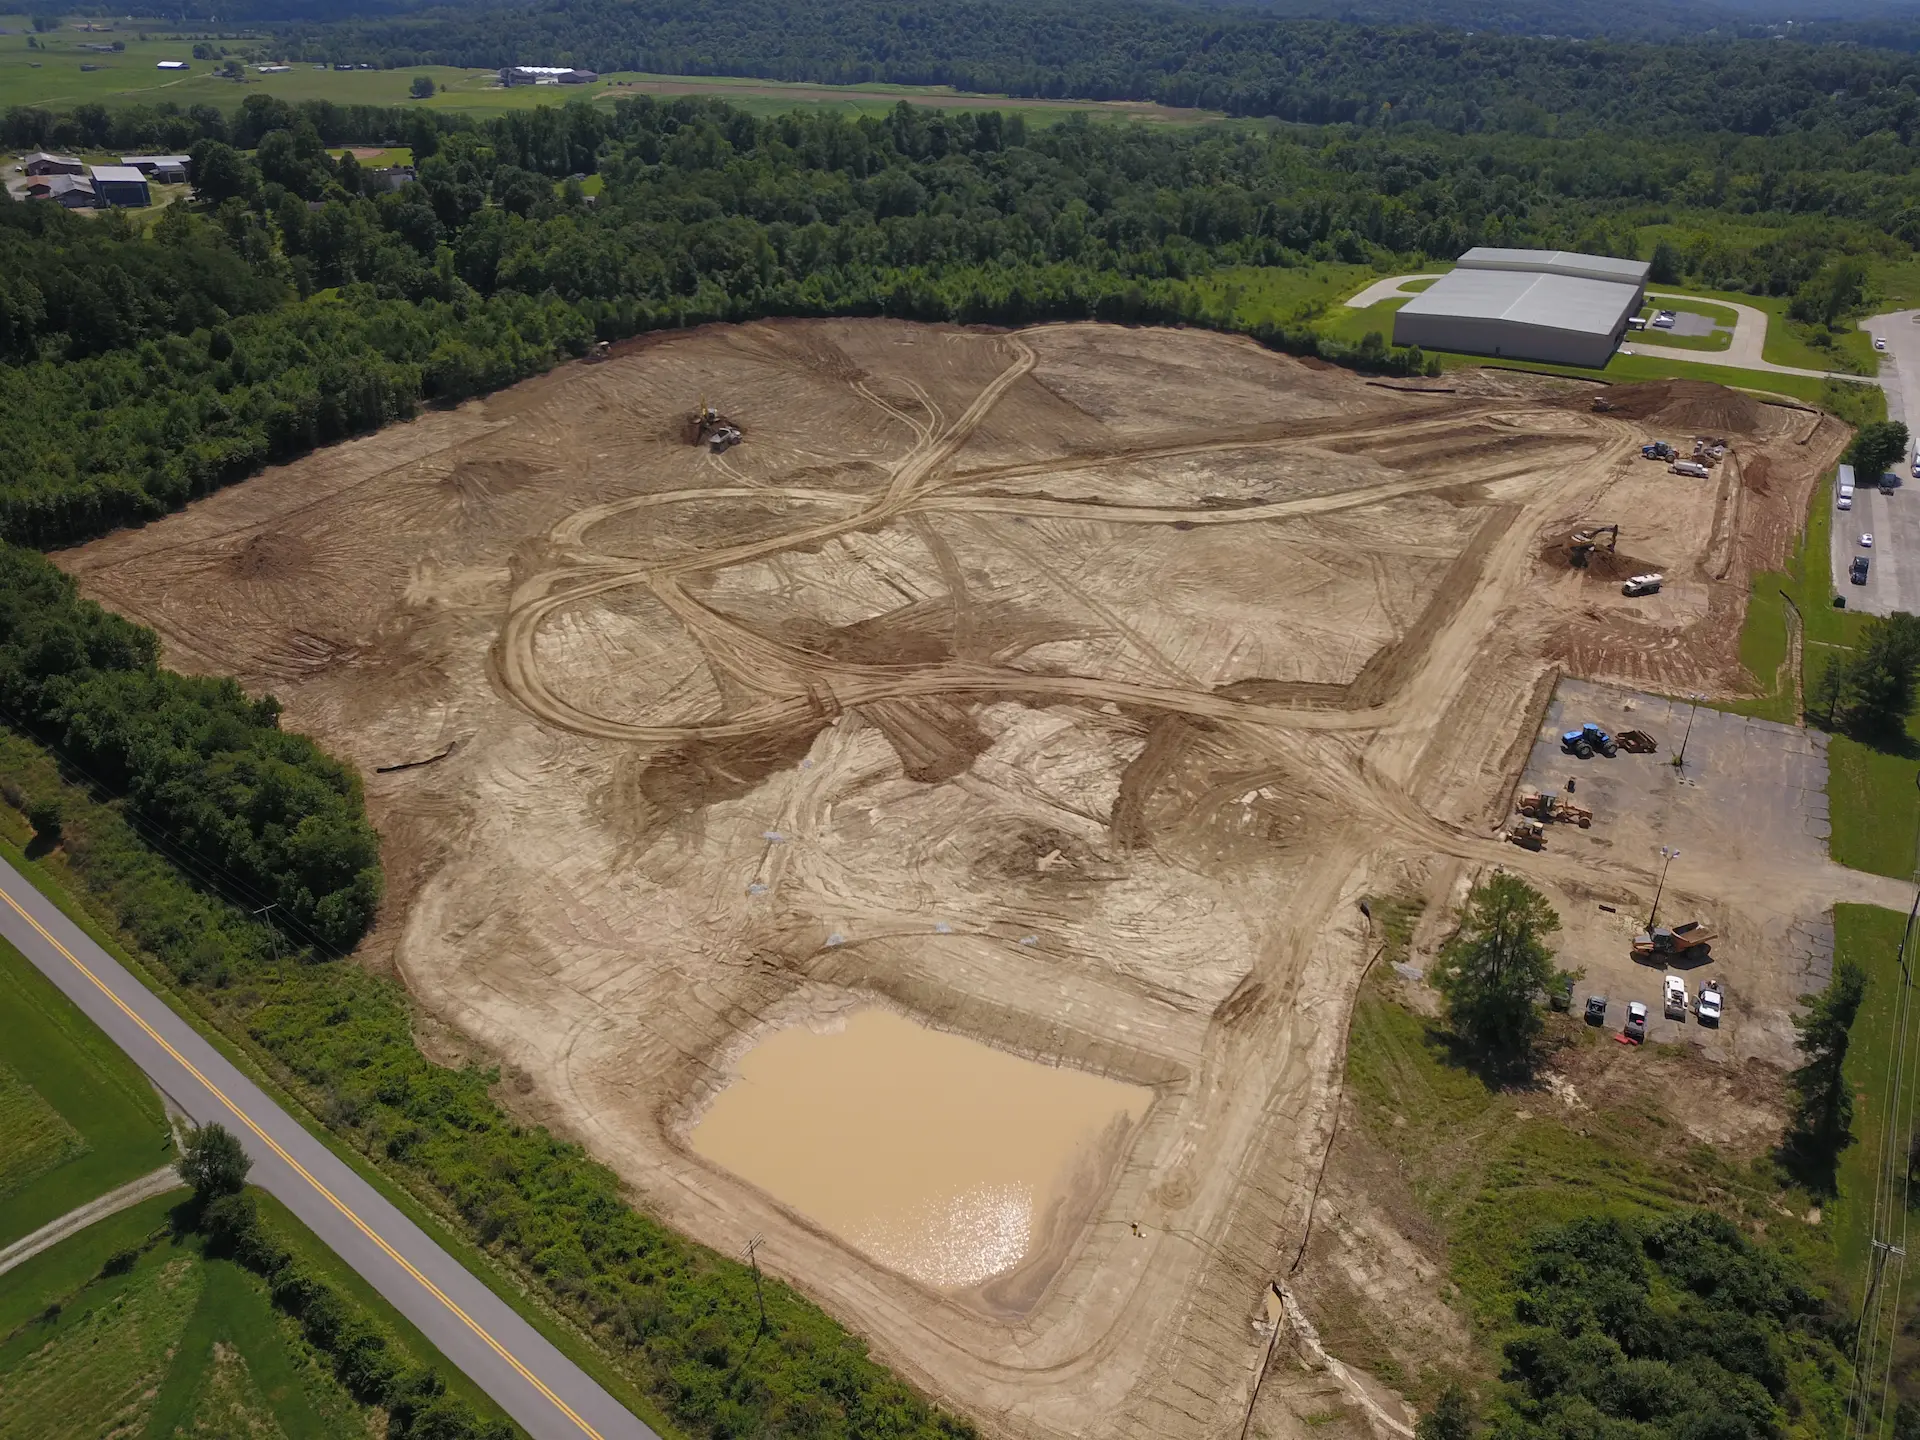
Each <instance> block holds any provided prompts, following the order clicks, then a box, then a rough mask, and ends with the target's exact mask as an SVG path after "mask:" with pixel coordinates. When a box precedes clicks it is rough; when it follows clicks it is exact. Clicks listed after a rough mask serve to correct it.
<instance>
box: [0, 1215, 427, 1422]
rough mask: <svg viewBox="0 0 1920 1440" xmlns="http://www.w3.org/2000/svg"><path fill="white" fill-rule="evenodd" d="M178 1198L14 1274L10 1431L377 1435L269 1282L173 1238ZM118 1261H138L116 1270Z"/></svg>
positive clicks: (118, 1219)
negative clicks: (281, 1308) (277, 1301)
mask: <svg viewBox="0 0 1920 1440" xmlns="http://www.w3.org/2000/svg"><path fill="white" fill-rule="evenodd" d="M179 1202H180V1197H179V1196H177V1195H176V1196H163V1197H160V1198H158V1199H155V1200H150V1201H147V1202H145V1203H144V1204H141V1205H138V1206H135V1207H133V1208H132V1209H130V1210H126V1211H123V1212H121V1213H120V1214H119V1215H115V1216H112V1217H111V1218H109V1219H107V1220H103V1221H101V1222H100V1223H99V1224H97V1225H94V1226H92V1227H90V1228H88V1229H87V1230H84V1231H82V1232H81V1233H80V1234H78V1235H76V1236H74V1237H73V1238H72V1239H70V1240H67V1241H64V1242H62V1243H61V1244H60V1245H58V1246H56V1247H54V1249H52V1250H49V1251H47V1252H46V1253H45V1254H43V1255H39V1256H36V1257H35V1258H34V1259H32V1260H30V1261H28V1262H27V1263H26V1264H25V1265H22V1266H21V1267H20V1268H19V1269H17V1270H14V1271H12V1272H11V1273H10V1274H9V1275H8V1276H7V1277H6V1284H5V1285H4V1286H0V1297H4V1298H0V1435H23V1436H24V1435H32V1436H34V1437H36V1440H41V1437H44V1440H68V1437H71V1440H83V1437H84V1440H91V1437H94V1436H100V1435H115V1434H118V1435H128V1436H144V1437H146V1440H189V1437H203V1436H204V1437H222V1440H225V1437H251V1440H346V1437H349V1436H353V1437H364V1436H365V1435H367V1434H368V1433H369V1430H368V1421H369V1414H368V1412H367V1411H366V1410H365V1409H364V1408H363V1407H361V1406H360V1405H358V1404H357V1403H356V1402H355V1401H354V1400H353V1398H352V1397H351V1396H350V1395H349V1394H348V1393H347V1392H346V1391H345V1390H344V1389H343V1388H342V1387H341V1385H340V1384H339V1382H338V1381H337V1380H336V1379H335V1378H334V1376H333V1374H332V1372H331V1369H330V1368H329V1366H328V1365H327V1363H326V1360H325V1357H323V1356H321V1355H320V1354H319V1353H318V1352H316V1351H315V1350H314V1349H313V1348H312V1347H311V1346H309V1345H308V1344H307V1343H306V1341H305V1340H304V1339H303V1338H302V1337H301V1335H300V1334H299V1331H298V1329H297V1327H296V1326H295V1324H294V1322H293V1321H291V1320H290V1319H288V1318H287V1317H286V1316H285V1315H282V1314H280V1313H279V1312H277V1311H275V1310H274V1308H273V1306H272V1304H271V1302H270V1301H269V1299H268V1296H267V1293H266V1287H265V1285H264V1284H263V1283H262V1282H261V1281H260V1280H259V1279H258V1278H257V1277H256V1276H254V1275H252V1274H250V1273H248V1272H247V1271H245V1270H243V1269H241V1268H240V1267H239V1266H237V1265H235V1264H233V1263H232V1262H231V1261H227V1260H216V1259H209V1258H208V1257H207V1256H206V1255H204V1254H203V1253H202V1252H201V1251H200V1249H199V1247H198V1245H197V1243H195V1242H194V1241H192V1240H191V1239H188V1240H179V1241H176V1240H175V1239H173V1238H172V1237H171V1236H170V1234H169V1233H168V1232H169V1224H168V1211H169V1209H170V1208H171V1207H172V1206H174V1205H177V1204H178V1203H179ZM116 1254H117V1255H120V1256H121V1257H122V1258H123V1259H124V1258H126V1257H128V1256H130V1255H133V1254H137V1255H138V1258H137V1259H136V1260H134V1261H133V1263H132V1265H131V1268H127V1269H125V1270H124V1271H121V1272H120V1273H108V1272H109V1271H114V1270H116V1269H118V1267H117V1266H115V1265H112V1264H109V1261H110V1259H111V1257H114V1256H115V1255H116ZM443 1363H444V1362H443Z"/></svg>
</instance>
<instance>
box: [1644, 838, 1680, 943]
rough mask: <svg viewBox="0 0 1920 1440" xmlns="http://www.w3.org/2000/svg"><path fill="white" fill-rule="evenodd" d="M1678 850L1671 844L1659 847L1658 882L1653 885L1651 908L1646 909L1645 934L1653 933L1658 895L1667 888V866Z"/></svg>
mask: <svg viewBox="0 0 1920 1440" xmlns="http://www.w3.org/2000/svg"><path fill="white" fill-rule="evenodd" d="M1679 855H1680V852H1679V851H1678V850H1676V849H1674V848H1673V847H1671V846H1667V845H1662V846H1661V847H1660V883H1659V884H1658V885H1656V886H1654V887H1653V908H1652V909H1651V910H1649V911H1647V934H1648V935H1652V934H1653V917H1654V916H1656V915H1658V914H1659V913H1660V895H1661V893H1662V892H1663V891H1664V890H1665V889H1666V888H1667V867H1668V866H1669V865H1671V864H1673V862H1674V861H1675V860H1676V859H1677V858H1678V857H1679Z"/></svg>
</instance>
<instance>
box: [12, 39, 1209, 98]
mask: <svg viewBox="0 0 1920 1440" xmlns="http://www.w3.org/2000/svg"><path fill="white" fill-rule="evenodd" d="M143 23H144V24H146V25H148V26H150V27H153V28H149V29H146V30H144V31H143V30H142V29H141V26H142V24H143ZM165 24H166V22H163V21H148V22H140V21H127V22H122V23H121V25H120V26H119V27H118V28H115V29H110V30H107V31H105V32H87V31H78V30H73V29H71V28H66V29H61V30H57V31H53V32H51V33H49V34H46V35H38V36H32V37H31V38H32V39H33V40H34V41H35V42H36V47H37V48H33V49H29V48H28V45H27V41H28V39H29V38H30V37H29V34H28V33H25V32H27V31H29V29H30V26H29V24H28V22H27V20H26V18H25V17H24V16H19V15H14V16H0V29H6V30H9V31H11V32H13V33H11V34H7V35H0V108H3V107H5V106H9V105H43V106H47V107H49V108H53V109H70V108H72V107H73V106H75V105H80V104H85V103H89V102H92V103H97V104H102V105H107V106H117V105H135V104H145V103H153V102H156V101H160V100H168V101H172V102H173V103H175V104H177V105H180V106H182V107H185V106H188V105H201V104H210V105H217V106H219V107H220V108H221V109H233V108H235V107H237V106H238V105H239V104H240V103H241V102H242V101H243V100H245V99H246V98H247V97H248V96H249V95H273V96H277V97H278V98H280V99H282V100H287V101H300V100H331V101H333V102H334V103H335V104H336V105H418V106H422V107H424V108H427V109H432V110H452V111H464V112H468V113H472V114H500V113H502V112H504V111H507V110H525V109H532V108H534V107H536V106H540V105H559V104H565V103H567V102H569V101H575V100H584V101H594V100H611V99H617V98H619V97H620V96H623V95H639V94H653V95H662V96H672V95H710V96H713V97H715V98H718V99H724V100H726V101H728V102H729V103H731V104H734V105H738V106H739V107H740V108H741V109H744V110H747V111H749V112H752V113H755V114H782V113H785V112H786V111H789V110H829V111H834V112H836V113H841V114H851V115H882V114H885V113H886V112H887V111H889V110H891V109H892V108H893V107H894V106H895V105H897V104H899V103H900V102H901V101H902V100H905V101H907V102H908V103H909V104H913V105H926V106H932V107H939V108H943V109H950V110H1003V111H1008V112H1014V113H1019V114H1023V115H1025V116H1027V117H1028V119H1029V120H1030V121H1033V122H1037V123H1043V124H1044V123H1049V122H1052V121H1057V120H1060V119H1063V118H1064V117H1066V116H1068V115H1071V114H1075V113H1084V114H1087V115H1091V116H1096V117H1098V116H1109V117H1112V118H1115V119H1132V120H1144V121H1150V122H1154V123H1161V124H1180V125H1194V124H1202V123H1207V122H1211V121H1217V120H1223V119H1224V118H1225V117H1224V116H1223V115H1221V114H1219V113H1218V112H1215V111H1210V110H1181V109H1173V108H1169V107H1167V106H1164V105H1153V104H1146V103H1137V102H1132V101H1097V100H1081V101H1058V100H1029V99H1016V98H1013V97H1010V96H1005V95H976V94H970V93H967V92H964V91H958V90H953V89H950V88H948V87H945V86H911V85H845V86H841V85H802V84H790V83H787V82H784V81H777V80H743V79H733V78H729V77H724V76H700V75H651V74H644V73H638V72H635V73H619V74H609V75H606V76H603V77H602V78H601V80H600V81H599V82H598V83H597V84H593V85H567V86H546V85H524V86H515V87H513V88H512V89H506V88H503V87H502V86H501V85H500V83H499V72H498V71H495V70H455V69H450V68H448V67H446V66H438V65H420V66H414V67H411V68H409V69H405V70H332V69H326V68H320V69H316V68H315V67H314V66H312V65H294V66H293V68H292V69H290V70H288V71H286V72H284V73H281V74H274V75H262V74H260V73H259V72H258V71H257V70H255V69H254V68H253V67H252V65H251V64H249V65H248V66H247V69H246V71H245V78H244V79H241V80H230V79H227V78H226V77H225V76H222V75H220V74H218V73H216V72H217V71H218V69H219V67H220V66H221V65H222V64H224V63H225V62H224V60H223V59H220V58H215V59H212V60H196V59H194V58H193V46H194V44H195V43H196V42H195V39H194V38H193V35H192V32H188V33H187V34H186V35H174V34H172V33H170V32H167V31H166V30H165ZM143 35H144V36H145V37H146V38H142V37H143ZM116 41H117V42H121V43H123V44H124V45H125V47H126V48H125V49H124V50H121V51H118V52H115V53H112V54H101V53H97V52H93V51H88V50H83V49H81V48H80V47H81V46H82V45H94V44H113V43H114V42H116ZM207 43H212V44H214V45H216V46H217V47H224V48H225V49H226V50H227V51H229V52H230V55H231V58H236V59H238V58H242V57H243V56H244V55H251V54H256V53H257V54H259V55H262V56H266V55H270V54H271V51H272V42H271V41H270V40H266V39H261V40H227V41H212V42H207ZM162 60H181V61H185V62H186V63H187V65H188V66H189V67H190V68H189V69H188V70H186V71H185V72H173V71H164V70H159V69H156V68H155V67H156V66H157V65H158V63H159V62H160V61H162ZM82 65H88V66H96V67H98V68H96V69H90V70H86V71H82V70H81V68H80V67H81V66H82ZM416 75H425V76H427V77H428V78H430V79H431V80H432V81H433V83H434V89H435V93H434V95H433V97H432V98H431V99H428V100H414V99H412V98H411V96H410V94H409V90H410V88H411V86H412V84H413V79H414V77H415V76H416Z"/></svg>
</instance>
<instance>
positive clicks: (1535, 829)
mask: <svg viewBox="0 0 1920 1440" xmlns="http://www.w3.org/2000/svg"><path fill="white" fill-rule="evenodd" d="M1507 839H1509V840H1511V841H1512V842H1513V843H1514V844H1515V845H1518V846H1519V847H1520V848H1521V849H1522V850H1540V849H1543V848H1545V846H1546V843H1547V827H1546V826H1544V825H1542V824H1541V823H1540V822H1539V821H1538V820H1524V819H1523V820H1513V821H1510V822H1508V825H1507Z"/></svg>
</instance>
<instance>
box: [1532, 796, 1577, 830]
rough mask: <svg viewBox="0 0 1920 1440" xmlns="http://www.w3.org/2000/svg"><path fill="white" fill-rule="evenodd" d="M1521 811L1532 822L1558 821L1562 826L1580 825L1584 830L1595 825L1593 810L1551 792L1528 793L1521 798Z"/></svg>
mask: <svg viewBox="0 0 1920 1440" xmlns="http://www.w3.org/2000/svg"><path fill="white" fill-rule="evenodd" d="M1519 810H1520V813H1521V814H1522V815H1525V816H1526V817H1527V818H1528V819H1530V820H1549V821H1551V820H1557V821H1559V822H1560V823H1561V824H1562V825H1578V826H1579V827H1580V828H1581V829H1582V830H1585V829H1587V828H1589V827H1590V826H1591V825H1592V824H1593V812H1592V811H1591V810H1588V809H1586V808H1585V807H1584V806H1580V805H1576V804H1574V803H1573V802H1572V801H1571V800H1569V799H1567V798H1566V797H1565V796H1562V795H1556V794H1554V793H1553V792H1552V791H1551V790H1529V791H1527V793H1526V794H1524V795H1522V796H1521V797H1520V804H1519Z"/></svg>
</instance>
